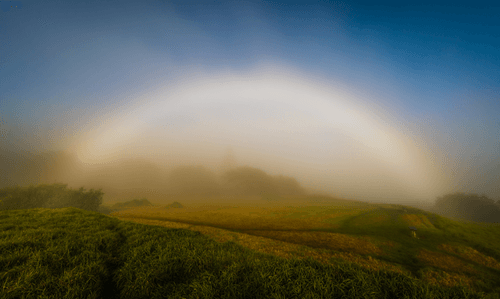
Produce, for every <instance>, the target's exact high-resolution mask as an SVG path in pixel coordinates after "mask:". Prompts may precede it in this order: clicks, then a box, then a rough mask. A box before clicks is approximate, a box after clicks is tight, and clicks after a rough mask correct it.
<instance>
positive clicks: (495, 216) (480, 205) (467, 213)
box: [434, 192, 500, 222]
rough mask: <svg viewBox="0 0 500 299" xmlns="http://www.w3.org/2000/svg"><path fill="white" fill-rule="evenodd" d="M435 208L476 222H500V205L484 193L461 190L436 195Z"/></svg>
mask: <svg viewBox="0 0 500 299" xmlns="http://www.w3.org/2000/svg"><path fill="white" fill-rule="evenodd" d="M434 208H435V210H436V211H437V212H438V213H440V214H443V215H445V216H448V217H457V218H462V219H466V220H471V221H477V222H500V207H499V206H497V205H495V201H494V200H492V199H490V198H488V197H487V196H486V195H481V196H479V195H477V194H473V193H472V194H468V193H462V192H456V193H450V194H446V195H444V196H441V197H438V198H437V199H436V202H435V204H434Z"/></svg>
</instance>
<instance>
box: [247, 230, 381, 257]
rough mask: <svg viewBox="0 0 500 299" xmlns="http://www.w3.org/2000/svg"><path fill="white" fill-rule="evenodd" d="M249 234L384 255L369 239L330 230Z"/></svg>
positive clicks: (255, 231) (256, 231) (339, 249)
mask: <svg viewBox="0 0 500 299" xmlns="http://www.w3.org/2000/svg"><path fill="white" fill-rule="evenodd" d="M248 233H249V234H252V235H258V236H263V237H266V238H272V239H275V240H281V241H284V242H288V243H295V244H302V245H307V246H310V247H319V248H325V249H332V250H337V251H346V252H354V253H357V254H373V255H382V254H383V252H382V250H381V249H380V248H379V247H378V246H376V245H375V244H373V243H371V242H370V241H369V240H368V239H366V238H365V239H362V238H357V237H352V236H349V235H344V234H338V233H330V232H310V231H309V232H308V231H306V232H296V231H268V230H251V231H248Z"/></svg>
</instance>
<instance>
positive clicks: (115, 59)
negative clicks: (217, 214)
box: [0, 0, 500, 203]
mask: <svg viewBox="0 0 500 299" xmlns="http://www.w3.org/2000/svg"><path fill="white" fill-rule="evenodd" d="M498 15H500V3H498V4H495V3H493V2H491V1H488V2H487V1H484V2H482V1H467V2H463V3H462V2H457V1H450V2H447V1H432V2H428V3H427V2H425V1H419V2H418V3H416V4H411V5H402V4H401V2H399V1H397V2H396V1H392V2H391V1H377V4H373V2H372V1H367V2H362V1H356V2H351V1H349V2H331V1H189V0H188V1H186V0H184V1H126V0H125V1H51V0H48V1H1V2H0V79H1V80H0V149H3V150H8V151H11V152H25V151H27V152H33V153H37V152H44V151H58V150H63V151H70V152H73V153H76V155H77V156H78V159H79V160H80V161H81V162H82V163H84V164H85V165H98V164H102V163H108V162H110V161H114V160H119V159H125V158H127V157H142V158H145V159H148V160H151V161H153V162H154V163H157V164H158V165H166V164H169V163H170V164H172V163H174V164H175V163H185V164H203V165H206V166H207V167H211V168H213V169H216V168H217V167H218V165H219V164H220V163H221V161H222V160H223V157H224V153H226V152H227V151H228V150H230V151H231V152H233V153H234V157H235V159H236V161H237V163H238V165H250V166H252V167H257V168H261V169H263V170H265V171H267V172H269V173H271V174H275V175H277V174H285V175H290V176H293V177H295V178H297V180H298V181H299V182H300V183H301V184H303V185H304V186H306V187H309V188H312V189H314V190H322V191H325V192H329V193H331V194H335V195H339V196H343V197H346V198H355V199H361V200H373V201H387V202H401V203H404V202H405V201H408V200H422V201H433V200H434V199H435V198H436V197H437V196H441V195H444V194H445V193H449V192H456V191H461V192H475V193H481V194H486V195H487V196H489V197H491V198H494V199H500V116H499V115H500V19H499V18H498Z"/></svg>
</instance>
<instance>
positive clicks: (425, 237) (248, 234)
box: [114, 201, 500, 291]
mask: <svg viewBox="0 0 500 299" xmlns="http://www.w3.org/2000/svg"><path fill="white" fill-rule="evenodd" d="M304 202H305V201H303V202H302V204H297V203H298V201H297V203H296V204H295V205H293V204H290V205H282V206H277V205H273V206H268V207H256V206H253V207H248V206H247V207H234V206H227V205H226V206H224V205H216V204H214V205H212V206H204V207H200V206H197V207H192V208H190V207H188V208H185V209H168V210H165V209H162V208H161V207H158V208H154V209H143V208H136V209H130V210H124V211H121V212H120V213H115V214H114V215H115V216H117V217H124V218H122V219H130V220H133V221H143V223H148V222H149V223H148V224H155V225H164V224H163V223H176V224H175V225H184V226H183V227H185V228H188V229H190V230H196V231H199V232H202V233H203V234H206V235H207V236H210V237H211V238H213V239H214V240H218V241H220V242H227V241H231V242H235V243H237V244H240V245H242V246H245V247H247V248H249V249H252V250H256V251H260V252H264V253H269V254H273V255H275V256H280V257H284V258H299V259H300V258H304V257H309V258H313V259H315V260H317V261H319V262H321V263H325V264H332V263H342V262H347V263H351V264H354V265H357V266H359V267H362V268H364V269H371V270H374V271H379V270H384V271H391V272H395V273H406V275H410V276H413V277H417V278H419V279H422V280H423V281H426V282H428V283H431V284H438V285H439V282H440V281H442V284H441V285H442V286H467V287H469V288H473V289H476V290H481V289H485V290H493V289H495V290H497V291H500V289H498V285H497V283H496V281H497V280H500V273H498V272H497V273H493V272H485V270H484V269H482V268H478V266H477V265H484V263H485V262H486V261H488V262H489V263H490V264H492V265H496V263H498V262H497V261H498V259H497V258H496V257H497V256H498V254H499V251H498V247H494V246H488V245H486V244H485V242H484V241H483V240H482V241H481V242H475V241H477V240H478V238H477V236H478V235H485V234H486V233H487V232H490V233H491V232H495V235H494V237H493V238H490V239H489V240H488V241H487V242H489V243H490V244H500V238H499V232H500V230H499V229H498V227H495V226H481V225H479V226H478V225H475V224H465V223H457V222H455V221H452V220H447V219H444V218H442V217H439V216H437V215H434V214H430V213H427V212H423V211H421V210H417V209H414V208H408V207H402V206H397V205H378V206H377V205H373V204H366V205H365V206H363V205H362V204H360V203H359V202H353V203H350V204H347V205H346V204H345V202H343V201H337V202H336V204H331V205H329V204H328V203H322V204H316V205H315V204H310V205H309V204H304ZM134 217H135V219H134ZM152 221H154V222H152ZM409 226H415V227H417V228H418V231H417V237H418V238H412V237H411V234H410V230H409V229H408V227H409ZM452 240H455V241H457V240H460V242H462V244H463V245H464V246H466V245H467V244H468V248H471V250H475V252H474V251H471V250H469V251H468V253H467V254H468V256H469V257H465V256H464V254H462V256H461V255H460V254H459V253H457V252H452V251H450V250H448V251H447V250H446V249H447V247H443V246H445V245H443V244H445V243H447V242H450V241H452ZM470 246H473V247H474V248H476V249H473V248H472V247H470ZM466 247H467V246H466ZM448 249H449V248H448ZM478 250H479V251H478ZM490 268H491V267H490ZM493 268H494V267H493Z"/></svg>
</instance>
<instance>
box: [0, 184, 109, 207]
mask: <svg viewBox="0 0 500 299" xmlns="http://www.w3.org/2000/svg"><path fill="white" fill-rule="evenodd" d="M103 195H104V193H103V192H102V191H101V190H93V189H91V190H89V191H85V189H84V188H83V187H82V188H80V189H78V190H73V189H68V188H67V185H65V184H52V185H45V184H42V185H38V186H33V185H30V186H28V187H21V186H16V187H6V188H2V189H0V210H17V209H34V208H51V209H54V208H66V207H75V208H80V209H84V210H89V211H98V208H99V206H100V205H101V204H102V198H103Z"/></svg>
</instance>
